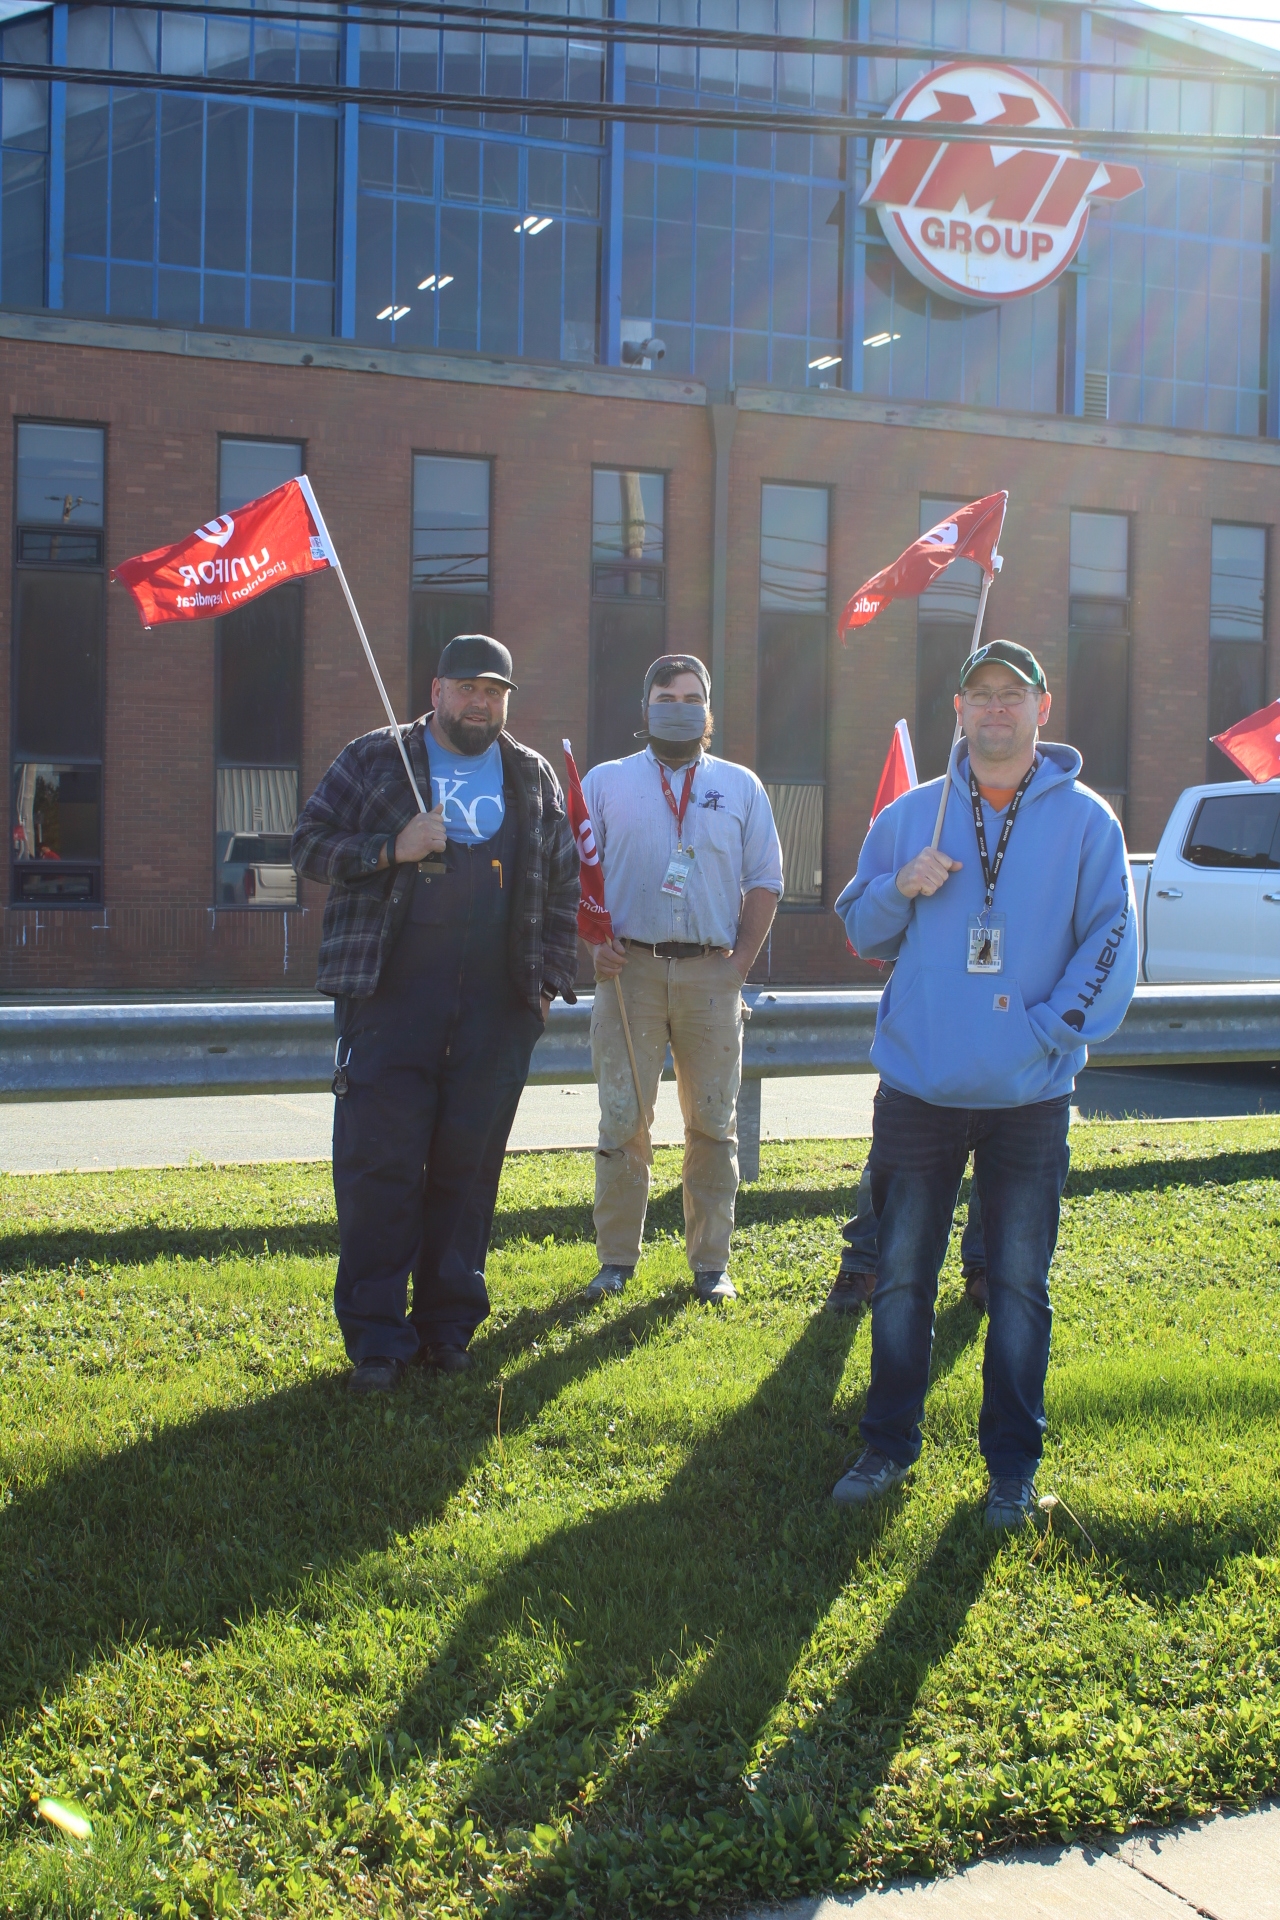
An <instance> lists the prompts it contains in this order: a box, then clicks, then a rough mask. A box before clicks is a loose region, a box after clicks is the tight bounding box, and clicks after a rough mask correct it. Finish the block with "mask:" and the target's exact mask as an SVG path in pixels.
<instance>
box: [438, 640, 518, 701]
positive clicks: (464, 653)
mask: <svg viewBox="0 0 1280 1920" xmlns="http://www.w3.org/2000/svg"><path fill="white" fill-rule="evenodd" d="M436 676H437V678H438V679H441V680H501V681H502V683H503V685H504V686H507V687H510V689H511V691H512V693H518V692H519V691H520V689H519V688H518V687H517V685H516V683H515V681H514V680H513V679H512V678H511V655H510V654H509V653H508V652H507V649H506V648H505V647H504V646H503V644H502V642H501V640H491V639H490V638H489V636H488V634H487V633H455V634H454V636H453V639H452V640H451V641H450V642H449V644H448V646H447V647H446V648H445V650H444V652H443V653H442V654H441V655H440V665H439V666H438V667H437V668H436Z"/></svg>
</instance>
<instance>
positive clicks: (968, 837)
mask: <svg viewBox="0 0 1280 1920" xmlns="http://www.w3.org/2000/svg"><path fill="white" fill-rule="evenodd" d="M1037 760H1038V764H1037V767H1036V771H1035V774H1034V776H1033V778H1032V780H1031V784H1030V785H1029V786H1028V788H1027V790H1026V792H1025V793H1024V795H1023V797H1022V805H1021V807H1020V808H1019V810H1018V817H1017V819H1016V820H1015V821H1014V825H1013V831H1012V833H1011V834H1010V835H1009V841H1008V845H1007V848H1006V850H1005V857H1004V863H1003V865H1002V867H1001V869H1000V877H999V880H998V882H997V884H996V896H995V901H994V904H993V909H992V910H993V912H994V913H995V914H997V915H999V914H1003V915H1004V918H1005V950H1004V971H1003V972H1002V973H999V974H989V973H970V972H968V970H967V961H968V937H967V930H968V924H969V918H970V915H971V914H975V913H977V912H978V911H979V910H980V909H981V907H982V902H983V893H984V888H983V882H982V863H981V861H980V859H979V857H978V842H977V835H976V834H975V832H974V826H973V807H972V804H971V802H970V798H969V755H968V751H967V749H966V746H965V743H964V742H963V741H962V742H961V743H960V746H959V748H958V749H957V751H956V753H955V755H954V756H953V758H952V763H951V768H950V771H949V774H948V775H947V778H948V780H949V782H950V788H949V791H948V795H947V812H946V818H945V820H944V822H943V827H942V841H941V848H942V851H943V853H947V854H950V856H951V858H952V859H953V860H960V861H962V862H963V865H962V867H961V869H960V871H959V872H958V873H952V874H951V875H950V877H949V878H948V879H947V881H946V883H945V884H944V885H943V886H941V887H940V888H939V889H938V891H937V893H935V894H933V895H931V896H930V897H929V898H927V899H926V898H925V896H924V895H923V894H920V895H918V896H917V897H916V898H915V899H914V900H906V899H904V898H903V896H902V895H901V894H900V893H899V892H898V889H897V886H896V884H895V880H896V875H897V874H898V872H899V870H900V869H901V868H902V867H904V866H905V865H906V863H907V861H908V860H912V859H914V858H915V856H916V854H918V853H919V852H920V850H921V848H922V847H927V846H928V845H929V843H930V841H931V840H932V838H933V827H934V821H935V820H936V818H937V813H938V798H939V793H940V790H941V785H942V783H941V781H938V780H931V781H929V783H928V784H927V785H926V786H923V787H916V788H914V789H913V790H912V791H911V792H910V793H904V794H903V795H902V796H901V798H900V799H898V800H895V801H894V803H893V805H892V806H890V807H886V808H885V810H884V812H883V813H882V814H880V815H879V816H878V818H877V819H876V820H875V821H874V822H873V823H872V827H871V831H870V833H868V835H867V837H866V840H865V841H864V843H863V847H862V854H861V857H860V859H859V861H858V871H857V873H856V874H855V875H854V878H853V879H852V880H851V881H850V883H849V885H848V886H847V887H846V888H845V890H844V892H843V893H842V894H841V895H840V898H839V899H838V900H837V901H836V912H837V914H839V916H840V918H841V919H842V920H843V921H844V924H845V927H846V929H847V931H848V934H849V938H850V940H851V941H852V943H853V945H854V946H855V947H856V948H857V950H858V952H859V953H860V954H861V955H862V957H863V958H864V959H866V960H894V961H896V962H897V965H896V966H895V967H894V970H893V976H892V978H891V979H890V980H889V982H888V984H887V985H886V987H885V990H884V993H883V996H882V997H881V1001H880V1011H879V1014H878V1015H877V1018H876V1037H875V1040H874V1042H873V1043H872V1048H871V1058H872V1061H873V1063H874V1065H875V1067H876V1068H877V1070H878V1072H879V1074H880V1077H881V1079H882V1080H884V1081H885V1082H886V1084H887V1085H889V1086H891V1087H896V1088H897V1089H898V1090H899V1091H900V1092H902V1093H913V1094H915V1095H916V1097H917V1098H918V1099H921V1100H928V1101H931V1102H932V1103H933V1105H935V1106H941V1107H1021V1106H1027V1105H1030V1104H1031V1103H1032V1102H1033V1101H1036V1100H1052V1099H1055V1098H1056V1097H1058V1096H1059V1095H1061V1094H1064V1093H1069V1092H1070V1091H1071V1088H1072V1087H1073V1085H1074V1084H1075V1077H1076V1075H1077V1073H1079V1072H1080V1070H1081V1068H1082V1067H1083V1066H1084V1064H1085V1061H1086V1059H1087V1058H1088V1051H1087V1043H1088V1042H1089V1041H1090V1040H1105V1039H1106V1037H1107V1035H1108V1034H1111V1033H1114V1032H1115V1030H1116V1028H1117V1027H1118V1026H1119V1025H1120V1022H1121V1021H1122V1020H1123V1018H1124V1015H1125V1009H1126V1008H1127V1007H1128V1005H1129V1002H1130V1000H1131V999H1132V997H1133V989H1134V986H1135V984H1136V982H1137V978H1138V936H1137V925H1136V920H1135V916H1134V914H1133V912H1132V900H1131V896H1130V890H1129V864H1128V860H1127V857H1126V854H1125V846H1124V835H1123V834H1122V832H1121V830H1120V822H1119V821H1118V820H1117V819H1116V817H1115V815H1114V814H1113V813H1112V811H1111V809H1110V807H1109V806H1108V805H1107V803H1106V801H1105V800H1102V799H1101V798H1100V797H1099V796H1098V795H1097V794H1096V793H1093V792H1091V791H1090V789H1089V788H1088V787H1086V786H1084V785H1082V784H1081V782H1080V781H1079V780H1078V779H1077V777H1076V776H1077V775H1078V774H1079V772H1080V755H1079V754H1078V753H1077V752H1076V750H1075V748H1074V747H1067V746H1059V745H1057V744H1055V743H1051V742H1042V743H1041V746H1040V749H1039V753H1038V755H1037ZM982 806H983V818H984V822H985V825H986V831H987V847H988V851H989V853H990V855H991V857H992V858H994V856H995V850H996V843H997V841H998V840H999V838H1000V828H1001V826H1002V825H1003V820H1004V816H1003V814H999V813H996V812H995V811H994V810H993V809H992V808H991V807H989V806H988V805H987V803H986V801H985V800H984V801H983V803H982ZM1002 1000H1003V1002H1004V1004H1003V1006H1002V1004H1001V1003H1002Z"/></svg>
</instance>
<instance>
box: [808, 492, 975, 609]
mask: <svg viewBox="0 0 1280 1920" xmlns="http://www.w3.org/2000/svg"><path fill="white" fill-rule="evenodd" d="M1008 504H1009V496H1008V494H1007V493H1003V492H1002V493H988V494H986V495H985V496H984V497H983V498H982V499H981V500H971V501H970V502H969V504H968V505H967V506H964V507H957V508H956V511H955V512H954V513H953V514H951V515H950V516H949V517H948V518H947V519H946V520H940V521H939V522H938V524H937V526H936V527H930V529H929V531H928V532H927V533H922V534H921V535H920V538H919V539H918V540H913V541H912V543H911V545H910V546H909V547H908V548H907V550H906V552H905V553H900V554H899V555H898V557H897V559H896V560H895V561H894V563H893V565H892V566H891V567H884V568H882V569H881V571H880V572H879V573H873V574H872V576H871V578H870V579H869V580H866V581H864V582H863V584H862V585H861V586H860V587H859V588H858V591H857V592H856V593H855V594H854V595H853V596H852V598H851V599H850V600H849V601H848V602H847V603H846V605H845V609H844V612H843V613H842V614H841V615H840V622H839V631H840V637H841V638H842V639H843V638H844V636H845V634H847V633H848V632H849V629H850V628H851V627H865V626H866V625H867V624H868V623H869V622H870V621H872V620H874V619H875V617H876V615H877V614H878V613H883V611H884V609H885V608H886V607H887V606H888V605H889V603H890V601H891V600H912V599H915V598H916V597H917V596H918V595H919V594H922V593H923V592H924V590H925V588H926V587H928V586H932V584H933V582H934V581H935V580H936V579H937V577H938V575H939V574H940V573H942V572H943V571H944V569H945V568H947V567H949V566H950V565H951V563H952V561H953V560H976V561H977V563H978V565H979V566H980V567H981V568H982V571H983V572H984V573H985V574H986V576H987V578H988V579H991V578H993V577H994V576H995V575H996V574H997V573H999V571H1000V568H1001V566H1002V565H1003V562H1002V560H1001V558H1000V555H999V554H998V553H997V552H996V548H997V546H998V545H999V541H1000V532H1001V529H1002V528H1003V526H1004V515H1005V509H1006V507H1007V506H1008Z"/></svg>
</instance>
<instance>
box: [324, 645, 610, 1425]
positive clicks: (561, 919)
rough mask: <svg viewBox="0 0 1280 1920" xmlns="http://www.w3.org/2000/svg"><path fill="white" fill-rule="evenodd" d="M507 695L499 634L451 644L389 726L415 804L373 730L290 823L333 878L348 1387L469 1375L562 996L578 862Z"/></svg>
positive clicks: (556, 797)
mask: <svg viewBox="0 0 1280 1920" xmlns="http://www.w3.org/2000/svg"><path fill="white" fill-rule="evenodd" d="M516 690H517V689H516V686H515V683H514V681H513V680H512V678H511V655H510V654H509V653H508V651H507V649H506V648H505V647H504V646H503V645H502V644H501V642H500V641H498V640H493V639H491V638H490V637H489V635H488V634H483V633H468V634H459V635H457V636H456V637H455V638H454V639H452V640H450V642H449V644H448V646H447V647H445V649H444V651H443V653H442V654H441V656H440V666H439V670H438V673H437V676H436V679H435V681H434V683H433V686H432V689H431V697H432V701H433V707H432V710H431V712H429V713H427V714H424V715H423V716H422V718H421V719H419V720H415V721H414V723H413V725H412V726H411V727H407V728H405V729H404V739H405V746H406V749H407V751H408V754H409V758H410V761H411V762H412V764H413V767H414V773H415V776H416V779H417V782H418V787H419V789H420V790H421V792H422V793H423V794H424V795H425V794H426V793H427V792H428V791H429V792H430V794H431V796H432V798H433V799H434V801H435V805H434V807H433V808H432V810H431V812H430V813H420V812H419V811H418V808H417V804H416V802H415V800H414V796H413V791H412V789H411V788H410V786H409V782H408V780H407V779H406V777H405V771H404V765H403V762H402V761H401V758H400V752H399V749H398V747H397V745H396V741H395V736H394V734H393V733H392V732H391V731H390V729H389V728H386V727H383V728H380V729H379V730H378V731H377V732H376V733H367V734H365V735H363V736H362V738H360V739H359V740H353V741H352V742H351V744H350V746H348V747H344V748H343V750H342V752H341V753H340V754H339V755H338V758H337V759H336V760H335V761H334V763H333V765H332V766H331V767H330V768H329V771H328V772H327V773H326V774H325V776H324V778H323V780H321V782H320V785H319V786H318V787H317V788H316V791H315V792H314V793H313V794H312V796H311V798H310V799H309V800H308V802H307V804H306V806H305V807H304V808H303V809H302V811H301V813H300V814H299V816H298V824H297V827H296V828H295V830H294V836H293V862H294V865H295V866H296V868H297V869H298V872H299V873H305V874H307V875H309V876H310V878H312V879H313V880H322V881H325V882H327V883H328V886H329V898H328V901H327V902H326V904H325V911H324V935H323V938H322V940H321V944H320V971H319V980H318V983H317V984H318V986H319V988H320V991H321V993H329V994H332V995H333V997H334V1015H335V1022H336V1027H337V1036H338V1038H337V1049H336V1052H335V1055H334V1068H335V1072H334V1084H333V1090H334V1093H335V1095H336V1096H337V1098H336V1101H335V1106H334V1122H333V1186H334V1194H335V1197H336V1200H337V1208H338V1238H339V1243H340V1254H339V1260H338V1275H337V1282H336V1284H335V1287H334V1308H335V1311H336V1313H337V1316H338V1324H339V1326H340V1327H341V1328H342V1333H343V1338H344V1339H345V1341H346V1347H347V1352H348V1354H349V1355H350V1358H351V1360H352V1363H353V1371H352V1373H351V1376H350V1383H349V1384H350V1385H351V1387H352V1388H353V1390H354V1391H356V1392H357V1393H383V1392H387V1391H389V1390H390V1389H391V1388H393V1387H394V1386H396V1385H397V1384H398V1382H399V1381H400V1379H401V1377H402V1376H403V1374H404V1371H405V1368H406V1367H407V1366H409V1365H411V1364H416V1365H419V1366H428V1367H432V1368H434V1369H435V1370H436V1371H438V1372H442V1373H459V1372H462V1371H463V1370H464V1369H465V1368H466V1367H468V1366H469V1365H470V1356H469V1354H468V1352H467V1345H468V1342H469V1341H470V1339H471V1336H472V1334H473V1332H474V1331H475V1329H476V1327H477V1326H478V1325H479V1323H480V1322H481V1321H482V1320H483V1319H484V1318H485V1316H486V1314H487V1313H488V1311H489V1300H488V1295H487V1293H486V1292H485V1284H484V1266H485V1256H486V1253H487V1251H488V1244H489V1231H490V1227H491V1225H492V1221H493V1208H494V1202H495V1200H496V1198H497V1192H498V1179H499V1175H500V1174H501V1171H502V1160H503V1154H504V1152H505V1150H506V1144H507V1135H508V1134H509V1132H510V1130H511V1123H512V1121H513V1120H514V1118H515V1112H516V1106H517V1103H518V1102H519V1099H520V1094H521V1091H522V1089H523V1087H524V1083H525V1079H526V1077H527V1075H528V1071H529V1056H530V1054H531V1053H532V1051H533V1047H534V1045H535V1043H536V1041H537V1039H538V1037H539V1035H540V1034H541V1032H542V1028H543V1023H544V1022H545V1020H546V1017H547V1009H548V1008H549V1006H550V1004H551V1001H552V1000H553V999H554V998H555V996H556V995H557V994H563V996H564V998H565V999H566V1000H572V999H573V997H574V993H573V982H574V977H575V974H576V972H577V965H578V942H577V931H576V925H575V922H576V917H577V907H578V856H577V851H576V849H575V847H574V842H573V834H572V832H571V830H570V827H569V822H568V819H567V817H566V814H565V809H564V802H563V798H562V796H561V792H560V787H559V785H558V783H557V781H556V777H555V775H554V773H552V771H551V768H550V767H549V766H548V765H547V763H546V761H545V760H544V759H542V757H541V756H540V755H539V754H536V753H534V752H532V751H531V749H530V748H528V747H524V746H521V745H520V743H519V742H518V741H517V740H514V739H513V738H512V736H511V735H510V734H509V733H508V732H507V731H506V718H507V704H508V701H509V699H510V696H511V695H512V693H514V692H515V691H516ZM410 1276H412V1279H413V1303H412V1310H411V1311H410V1312H409V1313H408V1314H407V1315H406V1311H405V1308H406V1301H407V1297H408V1286H409V1280H410Z"/></svg>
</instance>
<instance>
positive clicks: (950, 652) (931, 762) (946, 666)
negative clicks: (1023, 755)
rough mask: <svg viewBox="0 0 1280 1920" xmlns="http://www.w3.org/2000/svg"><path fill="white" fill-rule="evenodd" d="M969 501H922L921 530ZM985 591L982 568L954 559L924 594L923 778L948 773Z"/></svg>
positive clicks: (919, 671) (920, 657) (918, 727)
mask: <svg viewBox="0 0 1280 1920" xmlns="http://www.w3.org/2000/svg"><path fill="white" fill-rule="evenodd" d="M962 504H963V502H961V501H959V500H947V499H937V498H933V497H927V498H925V499H923V500H922V501H921V502H920V532H921V533H927V532H928V531H929V529H930V527H936V526H937V525H938V523H939V522H940V521H942V520H945V519H946V518H947V516H948V514H951V513H954V512H955V510H956V508H957V507H958V506H961V505H962ZM981 592H982V569H981V567H980V566H978V564H977V562H976V561H974V560H954V561H953V562H952V563H951V565H950V566H949V567H948V568H947V569H946V571H945V573H943V574H941V575H940V577H939V578H938V579H937V580H935V581H934V583H933V585H932V586H930V587H927V588H926V589H925V591H924V592H923V593H922V594H921V595H920V599H919V602H918V604H917V615H916V724H915V733H914V743H915V755H916V765H917V767H918V768H919V771H920V778H921V779H922V780H936V779H937V777H938V775H939V774H941V773H945V771H946V767H947V760H948V758H949V756H950V753H951V743H952V741H953V740H954V739H955V733H956V714H955V692H956V688H957V686H958V685H959V683H960V668H961V666H962V665H963V663H964V659H965V656H966V654H967V653H968V651H969V648H970V647H971V646H972V644H973V624H974V621H975V619H976V618H977V613H978V600H979V597H980V595H981Z"/></svg>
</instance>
